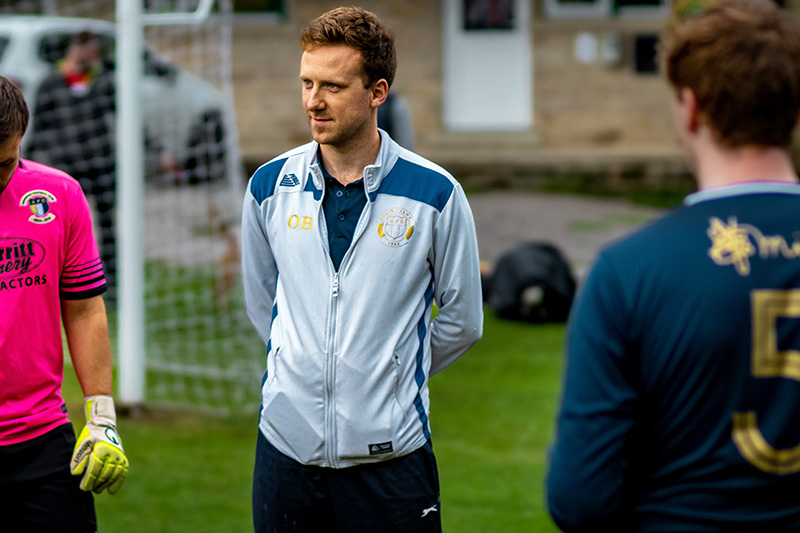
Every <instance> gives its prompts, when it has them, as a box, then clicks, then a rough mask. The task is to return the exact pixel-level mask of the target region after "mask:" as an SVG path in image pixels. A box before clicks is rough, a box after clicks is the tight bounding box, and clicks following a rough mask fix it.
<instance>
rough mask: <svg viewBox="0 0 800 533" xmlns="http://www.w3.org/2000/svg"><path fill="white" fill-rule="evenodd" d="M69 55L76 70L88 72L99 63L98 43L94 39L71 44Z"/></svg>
mask: <svg viewBox="0 0 800 533" xmlns="http://www.w3.org/2000/svg"><path fill="white" fill-rule="evenodd" d="M69 55H70V59H72V64H73V68H74V70H75V71H76V72H88V71H89V70H91V69H92V67H95V66H97V65H99V64H100V45H99V44H98V43H97V42H96V41H89V42H87V43H84V44H78V45H72V46H71V47H70V50H69Z"/></svg>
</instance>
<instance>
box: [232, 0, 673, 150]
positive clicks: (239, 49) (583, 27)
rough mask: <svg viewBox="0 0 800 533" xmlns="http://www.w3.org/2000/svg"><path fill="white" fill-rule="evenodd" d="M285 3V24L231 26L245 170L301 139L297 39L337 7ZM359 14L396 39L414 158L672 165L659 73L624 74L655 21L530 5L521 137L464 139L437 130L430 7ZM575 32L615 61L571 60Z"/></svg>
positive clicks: (432, 3)
mask: <svg viewBox="0 0 800 533" xmlns="http://www.w3.org/2000/svg"><path fill="white" fill-rule="evenodd" d="M289 4H290V11H289V14H288V18H287V20H286V21H285V22H282V23H279V24H277V25H261V24H257V23H252V24H239V25H237V26H236V28H235V31H234V47H235V53H234V65H233V75H234V84H235V101H236V111H237V120H238V126H239V131H240V139H241V143H240V144H241V148H242V152H243V154H244V156H245V158H246V160H248V161H249V162H251V163H252V162H253V161H261V160H266V159H268V158H270V157H272V156H274V155H277V154H279V153H281V152H282V151H284V150H286V149H288V148H291V147H293V146H295V145H297V144H300V143H302V142H305V141H306V140H308V129H307V125H306V123H305V120H304V116H303V111H302V107H301V103H300V84H299V82H298V79H297V76H298V73H299V62H300V55H301V52H300V49H299V34H300V32H301V30H302V28H303V26H304V25H305V24H307V22H308V21H310V20H311V19H312V18H313V17H314V16H316V15H318V14H320V13H322V12H324V11H325V10H327V9H330V8H333V7H336V6H337V5H340V2H337V1H330V0H313V1H300V0H295V1H294V2H289ZM360 5H362V6H363V7H365V8H367V9H370V10H372V11H374V12H375V13H376V14H377V15H378V16H380V17H381V18H382V19H383V20H385V21H386V22H387V23H388V24H389V25H390V26H391V27H392V28H393V29H394V30H395V32H396V36H397V47H398V62H399V66H398V72H397V77H396V81H395V85H394V90H396V91H397V92H398V93H400V94H402V95H403V96H405V97H406V98H407V100H408V102H409V105H410V107H411V111H412V115H413V121H414V127H415V132H416V137H417V151H419V152H420V153H422V154H423V155H428V156H430V157H432V158H437V160H441V161H443V162H444V163H447V162H448V161H454V162H456V163H458V162H459V161H461V162H463V161H490V162H491V161H494V162H497V161H505V162H508V161H510V160H512V159H513V160H516V161H519V162H520V164H537V163H540V164H549V163H548V162H550V163H552V164H557V163H558V162H561V163H563V164H566V165H568V164H569V162H571V161H572V162H574V161H578V160H579V159H580V158H583V160H585V161H588V164H589V165H591V164H593V163H592V161H602V160H604V158H605V159H607V158H609V157H614V154H617V155H618V158H628V159H631V158H632V159H634V160H639V159H642V158H645V159H646V158H648V157H651V156H654V157H657V158H658V157H660V158H662V159H663V158H667V159H670V160H672V159H674V158H677V157H679V150H678V144H677V141H676V139H675V136H674V134H673V133H672V124H671V115H670V110H669V107H668V103H669V97H670V94H669V91H668V89H667V86H666V83H665V82H664V80H663V78H662V77H661V76H660V75H657V74H656V75H653V74H637V73H635V72H634V68H633V64H634V59H635V55H634V50H633V47H634V40H635V36H636V35H639V34H655V33H658V32H659V31H660V30H661V27H662V24H663V20H644V19H638V20H636V19H620V18H611V19H605V20H596V19H594V20H592V19H583V20H547V19H545V18H544V17H543V15H542V14H541V8H538V9H534V10H533V17H532V21H531V35H532V41H533V55H532V58H533V77H534V81H533V95H532V98H533V109H534V112H533V114H534V116H533V127H532V129H531V130H530V131H529V132H524V133H522V134H520V133H514V134H503V133H496V134H492V133H481V134H474V135H470V134H465V133H463V132H457V133H451V132H447V131H444V129H443V126H442V98H443V97H444V96H443V91H442V30H441V28H442V11H443V10H442V4H441V0H429V1H414V2H407V1H402V0H369V1H364V2H361V3H360ZM579 34H581V35H582V37H581V39H583V40H584V41H585V40H586V39H587V38H588V39H589V40H591V39H592V38H594V39H595V41H596V42H597V43H598V44H599V45H600V44H602V43H606V42H607V41H608V40H609V39H610V40H612V41H613V40H614V39H616V42H618V43H619V47H618V52H619V56H618V60H616V61H610V62H609V61H608V60H607V59H603V57H605V56H602V55H600V54H601V52H600V51H599V49H598V55H597V57H596V58H595V59H593V60H590V61H588V62H582V61H586V58H585V57H584V58H583V59H582V60H580V59H579V58H578V57H576V37H577V36H578V35H579ZM586 35H589V37H586ZM604 50H605V49H604ZM584 52H585V51H584ZM607 52H608V51H607V50H605V52H603V53H607ZM498 97H502V95H498ZM592 158H594V159H592ZM598 158H599V159H598Z"/></svg>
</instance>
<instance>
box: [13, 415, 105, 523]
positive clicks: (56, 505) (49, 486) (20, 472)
mask: <svg viewBox="0 0 800 533" xmlns="http://www.w3.org/2000/svg"><path fill="white" fill-rule="evenodd" d="M74 448H75V433H74V431H73V429H72V424H70V423H67V424H64V425H62V426H59V427H57V428H56V429H54V430H52V431H50V432H48V433H45V434H44V435H41V436H39V437H36V438H35V439H31V440H29V441H26V442H20V443H18V444H10V445H7V446H0V517H1V518H0V530H2V531H24V532H25V533H53V532H55V531H57V532H59V533H94V532H96V531H97V519H96V517H95V512H94V500H93V498H92V493H91V492H84V491H82V490H81V489H80V482H81V477H80V476H73V475H72V474H71V473H70V471H69V462H70V459H71V458H72V451H73V449H74Z"/></svg>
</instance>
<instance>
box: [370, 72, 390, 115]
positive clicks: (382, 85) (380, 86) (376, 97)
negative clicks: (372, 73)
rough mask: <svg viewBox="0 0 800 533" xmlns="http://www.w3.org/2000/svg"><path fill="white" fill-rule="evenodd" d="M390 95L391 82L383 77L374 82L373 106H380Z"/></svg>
mask: <svg viewBox="0 0 800 533" xmlns="http://www.w3.org/2000/svg"><path fill="white" fill-rule="evenodd" d="M388 95H389V83H388V82H387V81H386V80H385V79H383V78H381V79H379V80H378V81H376V82H375V83H373V84H372V99H371V100H372V107H374V108H376V109H377V108H378V107H380V105H381V104H382V103H383V102H385V101H386V97H387V96H388Z"/></svg>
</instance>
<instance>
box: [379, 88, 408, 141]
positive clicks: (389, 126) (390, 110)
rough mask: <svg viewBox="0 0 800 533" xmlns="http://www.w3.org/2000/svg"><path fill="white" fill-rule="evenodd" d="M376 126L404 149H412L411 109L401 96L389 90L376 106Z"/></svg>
mask: <svg viewBox="0 0 800 533" xmlns="http://www.w3.org/2000/svg"><path fill="white" fill-rule="evenodd" d="M378 127H379V128H380V129H382V130H383V131H385V132H386V133H388V134H389V137H391V138H392V140H394V141H395V142H396V143H397V144H399V145H400V146H402V147H403V148H405V149H406V150H412V151H413V150H414V125H413V124H412V123H411V110H410V109H409V108H408V102H407V101H406V99H405V98H403V97H402V96H399V95H397V94H395V93H393V92H391V91H389V94H388V95H386V100H385V101H384V102H383V103H382V104H381V105H380V107H378Z"/></svg>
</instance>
